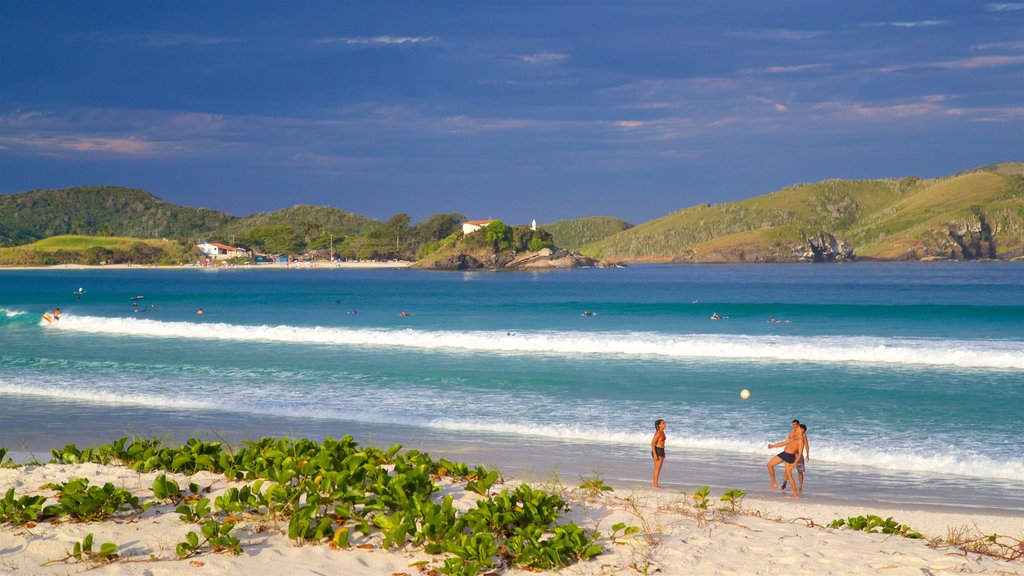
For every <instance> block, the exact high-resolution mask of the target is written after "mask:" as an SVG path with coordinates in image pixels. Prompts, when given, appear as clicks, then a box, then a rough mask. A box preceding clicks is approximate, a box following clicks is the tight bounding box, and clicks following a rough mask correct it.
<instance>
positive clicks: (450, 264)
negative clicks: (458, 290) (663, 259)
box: [417, 248, 622, 270]
mask: <svg viewBox="0 0 1024 576" xmlns="http://www.w3.org/2000/svg"><path fill="white" fill-rule="evenodd" d="M586 266H598V267H618V266H622V265H621V264H616V263H612V262H600V261H596V260H594V259H593V258H590V257H587V256H584V255H582V254H580V253H579V252H571V251H569V250H559V249H551V248H543V249H541V250H538V251H536V252H524V253H520V254H510V253H504V252H498V253H487V254H479V253H475V254H469V253H465V252H455V253H452V254H449V255H447V256H444V257H442V258H439V259H437V260H434V261H431V262H427V263H420V264H417V267H419V268H424V269H427V270H552V269H566V268H581V267H586Z"/></svg>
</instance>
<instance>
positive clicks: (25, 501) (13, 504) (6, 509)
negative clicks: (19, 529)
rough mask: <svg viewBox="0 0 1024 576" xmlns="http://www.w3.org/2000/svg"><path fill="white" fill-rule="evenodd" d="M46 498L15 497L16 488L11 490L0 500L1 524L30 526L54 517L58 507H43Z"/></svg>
mask: <svg viewBox="0 0 1024 576" xmlns="http://www.w3.org/2000/svg"><path fill="white" fill-rule="evenodd" d="M45 502H46V497H45V496H21V497H17V498H16V497H15V495H14V488H9V489H8V490H7V492H6V493H5V494H4V498H3V500H0V522H10V523H12V524H28V523H29V522H36V521H39V520H42V519H44V518H48V517H50V516H53V515H54V509H55V508H56V506H45V507H44V506H43V504H44V503H45Z"/></svg>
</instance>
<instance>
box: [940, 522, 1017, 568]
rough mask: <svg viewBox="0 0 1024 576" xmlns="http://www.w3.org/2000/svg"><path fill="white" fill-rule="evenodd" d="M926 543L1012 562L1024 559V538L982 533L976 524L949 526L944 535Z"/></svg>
mask: <svg viewBox="0 0 1024 576" xmlns="http://www.w3.org/2000/svg"><path fill="white" fill-rule="evenodd" d="M928 545H929V546H930V547H932V548H939V549H948V548H954V549H956V550H959V551H961V552H964V553H967V552H973V553H975V554H983V555H985V556H991V557H993V558H999V559H1001V560H1006V561H1008V562H1012V561H1015V560H1024V539H1022V538H1020V537H1017V538H1013V537H1011V536H1006V535H1003V534H982V533H981V531H980V530H978V527H977V526H969V525H963V526H950V527H949V528H947V533H946V537H945V538H944V539H943V538H935V539H934V540H932V541H931V542H929V543H928Z"/></svg>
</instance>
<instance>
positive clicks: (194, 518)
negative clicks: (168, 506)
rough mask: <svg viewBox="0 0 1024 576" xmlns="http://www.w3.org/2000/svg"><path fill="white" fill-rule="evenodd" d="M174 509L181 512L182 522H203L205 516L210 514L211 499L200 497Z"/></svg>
mask: <svg viewBox="0 0 1024 576" xmlns="http://www.w3.org/2000/svg"><path fill="white" fill-rule="evenodd" d="M174 511H175V512H176V513H178V514H179V516H180V518H181V520H182V522H188V523H190V524H198V523H200V522H202V520H203V518H206V517H207V516H209V515H210V512H211V510H210V499H209V498H199V499H197V500H196V501H195V502H193V503H191V504H188V503H185V504H181V505H180V506H178V507H177V508H175V509H174Z"/></svg>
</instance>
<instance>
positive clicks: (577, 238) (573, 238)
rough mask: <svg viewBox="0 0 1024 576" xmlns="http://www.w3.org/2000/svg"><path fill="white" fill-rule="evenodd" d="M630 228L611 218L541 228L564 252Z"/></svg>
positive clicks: (564, 222)
mask: <svg viewBox="0 0 1024 576" xmlns="http://www.w3.org/2000/svg"><path fill="white" fill-rule="evenodd" d="M632 227H633V225H632V224H630V223H629V222H626V221H625V220H622V219H621V218H613V217H611V216H591V217H589V218H575V219H572V220H559V221H557V222H552V223H550V224H544V225H542V226H541V228H543V229H544V230H546V231H547V232H549V233H550V234H551V237H552V239H553V242H554V244H555V246H558V247H559V248H564V249H566V250H579V249H580V248H582V247H583V246H586V245H587V244H593V243H594V242H598V241H600V240H603V239H605V238H607V237H609V236H612V235H614V234H618V233H619V232H622V231H623V230H629V229H630V228H632Z"/></svg>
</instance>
